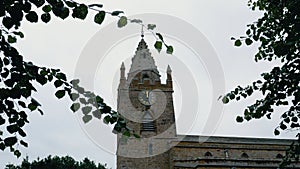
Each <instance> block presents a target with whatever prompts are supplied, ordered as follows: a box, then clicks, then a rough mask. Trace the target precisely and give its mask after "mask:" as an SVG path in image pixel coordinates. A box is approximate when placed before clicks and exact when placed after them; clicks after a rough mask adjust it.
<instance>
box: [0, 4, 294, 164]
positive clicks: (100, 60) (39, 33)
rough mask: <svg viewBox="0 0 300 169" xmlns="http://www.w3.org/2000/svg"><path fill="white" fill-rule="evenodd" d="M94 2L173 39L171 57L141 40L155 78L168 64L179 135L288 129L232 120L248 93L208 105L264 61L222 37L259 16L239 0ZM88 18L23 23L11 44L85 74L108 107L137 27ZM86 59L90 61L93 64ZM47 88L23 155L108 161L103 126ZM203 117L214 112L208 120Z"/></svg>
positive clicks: (109, 142) (110, 141) (111, 140)
mask: <svg viewBox="0 0 300 169" xmlns="http://www.w3.org/2000/svg"><path fill="white" fill-rule="evenodd" d="M84 2H87V3H89V2H90V1H84ZM96 2H97V1H96ZM101 3H103V4H104V7H105V9H107V10H108V11H113V10H123V11H125V14H126V15H127V16H129V17H130V16H131V17H132V18H134V17H136V16H141V17H145V20H147V21H149V22H151V23H156V24H157V29H158V30H159V31H160V32H162V33H163V34H165V39H166V41H168V42H169V43H170V44H172V45H173V46H174V48H175V53H174V56H165V55H164V54H163V53H160V54H159V53H157V52H156V51H155V50H154V49H153V47H152V46H153V43H154V40H155V39H154V38H153V36H151V35H150V34H147V33H146V37H145V40H146V42H147V43H148V46H149V48H150V50H151V53H152V54H153V56H154V59H155V61H156V64H157V65H158V68H159V70H160V71H161V74H162V76H163V78H164V73H165V70H166V66H167V65H168V64H169V65H170V66H171V68H172V70H173V77H174V84H175V92H174V104H175V108H176V109H175V114H176V120H177V131H178V133H179V134H189V135H192V134H193V135H201V134H204V135H215V136H236V137H267V138H289V137H290V138H291V137H292V136H294V134H293V133H290V132H289V133H283V134H282V135H281V136H280V137H274V136H273V129H274V128H275V127H276V126H277V124H278V122H279V117H278V116H273V120H272V121H270V120H266V119H261V120H256V121H251V122H248V123H243V124H237V123H236V122H235V117H236V115H238V114H242V112H243V108H244V107H245V106H246V105H247V104H250V103H252V102H253V99H255V97H254V98H252V99H249V100H247V101H241V102H239V103H231V104H229V105H226V106H225V107H224V109H223V111H220V112H214V111H212V110H214V108H215V107H216V106H220V105H221V104H220V103H219V102H217V101H216V100H215V99H214V96H216V95H221V94H223V93H218V92H220V91H221V88H224V89H225V91H229V90H231V89H233V88H234V87H235V86H237V85H247V84H248V83H250V82H252V81H253V80H256V79H258V78H259V75H260V74H261V73H262V72H265V71H269V70H270V69H271V67H272V65H270V64H269V63H267V62H263V63H255V62H254V59H253V58H254V57H253V56H254V54H255V53H256V48H255V46H253V47H241V48H236V47H234V46H233V42H232V41H231V40H230V38H231V37H232V36H236V37H238V36H239V35H243V33H244V32H245V30H246V24H248V23H251V22H252V21H254V20H255V19H256V18H257V17H258V16H259V13H253V12H252V11H251V10H250V9H248V7H247V1H246V0H229V1H220V0H210V1H203V0H190V1H179V0H173V1H159V0H151V1H146V0H131V1H116V0H102V1H101ZM151 13H152V14H151ZM167 15H168V16H167ZM90 16H91V15H90ZM151 16H153V17H151ZM159 16H161V17H159ZM163 16H164V17H163ZM149 18H151V19H149ZM164 18H173V19H174V20H172V22H171V21H170V20H171V19H170V20H164ZM92 20H93V17H89V18H88V19H87V20H86V21H74V20H73V19H67V20H66V21H64V22H63V21H61V20H59V19H54V20H53V21H52V22H51V23H50V24H47V25H46V24H24V25H23V31H24V33H25V39H24V40H21V41H20V42H19V44H18V48H19V49H20V52H21V53H22V54H23V55H24V56H25V59H26V60H31V61H33V62H34V63H36V64H38V65H44V66H49V67H55V68H60V69H61V70H62V71H63V72H66V73H67V74H68V77H69V78H73V77H74V76H75V77H76V78H77V77H80V78H83V79H85V80H86V79H89V80H92V81H87V80H86V81H85V83H87V84H86V85H87V87H88V88H89V89H91V90H93V91H95V92H97V93H98V94H100V95H101V96H103V97H104V99H105V101H106V102H108V103H109V104H110V105H111V106H112V107H114V108H116V95H117V91H116V87H117V85H118V77H119V67H120V65H121V63H122V62H123V61H124V62H125V65H126V70H127V71H128V69H129V65H130V63H131V60H130V59H131V57H133V54H134V52H135V50H136V47H137V44H138V42H139V40H140V37H139V33H140V27H138V26H135V25H130V26H129V27H128V28H124V29H117V28H116V26H115V29H111V27H112V26H113V25H115V24H116V23H112V22H115V21H116V18H109V17H108V18H107V19H106V20H105V21H104V23H103V25H102V26H97V25H96V24H93V21H92ZM159 23H160V24H161V25H159ZM177 23H182V24H181V25H178V24H177ZM176 24H177V25H176ZM189 30H192V31H189ZM181 34H182V35H184V34H186V35H189V36H190V35H194V36H195V40H199V41H200V42H201V43H199V45H195V43H194V42H193V41H192V40H193V39H192V40H191V39H188V38H187V37H188V36H186V37H184V38H181V36H180V35H181ZM110 37H113V38H110ZM118 38H119V39H118ZM189 40H190V41H189ZM104 42H105V43H104ZM195 46H196V47H195ZM95 59H96V60H95ZM211 59H212V60H214V59H215V60H217V61H218V62H215V64H212V62H209V61H211ZM86 60H88V62H85V61H86ZM94 61H97V62H96V64H95V65H93V64H94V63H93V62H94ZM89 64H91V65H93V66H94V67H92V68H91V66H90V65H89ZM91 70H92V72H91ZM215 72H217V74H215ZM220 72H221V73H220ZM222 78H224V80H225V81H224V85H222V84H218V85H216V84H214V82H216V81H215V80H214V79H217V82H218V80H220V79H222ZM83 81H84V80H83ZM216 86H217V88H216ZM189 87H190V90H188V89H189ZM54 93H55V90H54V88H53V87H51V86H50V85H48V86H46V87H43V88H40V91H39V93H37V94H36V97H37V98H38V99H39V101H40V102H41V103H42V105H43V110H44V112H45V115H44V116H41V115H40V114H39V113H38V112H34V113H30V116H29V119H30V124H28V125H27V126H26V131H27V135H28V136H27V137H26V140H27V141H28V142H29V148H21V150H22V153H23V156H26V155H28V156H29V158H30V159H36V158H37V157H40V158H44V157H46V156H48V155H50V154H51V155H60V156H62V155H70V156H72V157H74V158H76V159H77V160H81V159H83V158H84V157H89V158H90V159H92V160H95V161H97V162H102V163H107V164H108V166H109V167H112V168H115V160H116V158H115V155H114V151H115V143H116V140H115V135H113V134H112V133H111V128H110V127H109V126H106V125H103V124H102V122H101V121H93V122H92V123H90V124H88V125H83V124H82V123H81V121H80V117H79V116H77V115H74V114H73V113H72V112H71V111H70V110H69V106H70V104H71V103H70V102H69V100H68V99H63V100H60V101H58V100H57V99H55V97H54ZM188 107H190V108H188ZM282 110H284V109H282ZM210 116H212V117H214V116H218V117H216V121H213V122H210V121H208V118H209V117H210ZM191 120H192V121H191ZM191 122H192V123H191ZM207 123H213V125H211V124H210V126H212V128H209V130H206V129H204V128H205V126H206V125H208V124H207ZM0 159H1V160H0V168H4V165H5V164H7V163H9V162H12V163H17V162H19V160H16V159H15V157H14V156H13V155H12V154H11V153H9V152H8V151H5V152H4V153H0Z"/></svg>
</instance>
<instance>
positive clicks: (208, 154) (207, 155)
mask: <svg viewBox="0 0 300 169" xmlns="http://www.w3.org/2000/svg"><path fill="white" fill-rule="evenodd" d="M204 156H205V157H212V154H211V152H209V151H208V152H206V153H205V154H204Z"/></svg>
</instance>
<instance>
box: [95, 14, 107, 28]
mask: <svg viewBox="0 0 300 169" xmlns="http://www.w3.org/2000/svg"><path fill="white" fill-rule="evenodd" d="M104 18H105V12H104V11H99V12H98V13H97V14H96V15H95V17H94V22H95V23H97V24H99V25H101V24H102V22H103V21H104Z"/></svg>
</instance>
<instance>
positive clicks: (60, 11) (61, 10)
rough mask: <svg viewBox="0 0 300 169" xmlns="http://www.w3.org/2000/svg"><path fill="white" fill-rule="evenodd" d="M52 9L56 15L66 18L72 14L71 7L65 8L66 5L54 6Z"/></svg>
mask: <svg viewBox="0 0 300 169" xmlns="http://www.w3.org/2000/svg"><path fill="white" fill-rule="evenodd" d="M52 11H53V13H54V14H55V15H56V16H58V17H60V18H61V19H66V18H67V17H68V16H69V14H70V11H69V8H65V7H63V8H53V10H52Z"/></svg>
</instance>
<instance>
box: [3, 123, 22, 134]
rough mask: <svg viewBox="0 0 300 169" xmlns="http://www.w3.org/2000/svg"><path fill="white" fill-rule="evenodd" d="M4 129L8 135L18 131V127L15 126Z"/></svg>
mask: <svg viewBox="0 0 300 169" xmlns="http://www.w3.org/2000/svg"><path fill="white" fill-rule="evenodd" d="M6 129H7V131H8V132H9V133H10V134H13V133H15V132H17V131H18V129H19V126H18V125H17V124H12V125H9V126H7V127H6Z"/></svg>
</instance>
